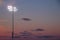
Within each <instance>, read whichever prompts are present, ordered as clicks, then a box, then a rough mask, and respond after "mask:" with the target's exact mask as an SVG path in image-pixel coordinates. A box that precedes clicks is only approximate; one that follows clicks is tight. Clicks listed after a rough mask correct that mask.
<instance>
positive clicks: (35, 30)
mask: <svg viewBox="0 0 60 40" xmlns="http://www.w3.org/2000/svg"><path fill="white" fill-rule="evenodd" d="M33 31H44V29H40V28H38V29H35V30H33Z"/></svg>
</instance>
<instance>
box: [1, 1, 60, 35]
mask: <svg viewBox="0 0 60 40" xmlns="http://www.w3.org/2000/svg"><path fill="white" fill-rule="evenodd" d="M12 2H14V5H15V6H16V7H17V9H18V11H17V12H15V13H14V15H15V16H14V21H15V22H14V23H15V33H17V34H18V33H19V32H23V31H29V32H33V31H31V30H35V29H36V28H41V29H44V31H42V32H41V33H42V35H60V2H59V0H13V1H12V0H0V35H8V34H10V33H11V30H12V29H11V28H12V26H11V23H12V12H9V11H8V9H7V6H8V5H12ZM22 18H29V19H31V21H24V20H22ZM33 33H37V32H35V31H34V32H33ZM37 34H38V33H37Z"/></svg>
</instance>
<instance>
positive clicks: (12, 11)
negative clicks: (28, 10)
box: [7, 5, 17, 40]
mask: <svg viewBox="0 0 60 40" xmlns="http://www.w3.org/2000/svg"><path fill="white" fill-rule="evenodd" d="M7 9H8V11H9V12H11V13H12V40H14V13H15V12H16V11H17V8H16V7H15V6H12V5H8V6H7Z"/></svg>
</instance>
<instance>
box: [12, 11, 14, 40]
mask: <svg viewBox="0 0 60 40" xmlns="http://www.w3.org/2000/svg"><path fill="white" fill-rule="evenodd" d="M12 40H14V11H12Z"/></svg>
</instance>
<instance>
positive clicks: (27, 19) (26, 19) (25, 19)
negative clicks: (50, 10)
mask: <svg viewBox="0 0 60 40" xmlns="http://www.w3.org/2000/svg"><path fill="white" fill-rule="evenodd" d="M22 20H24V21H31V19H29V18H22Z"/></svg>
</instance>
